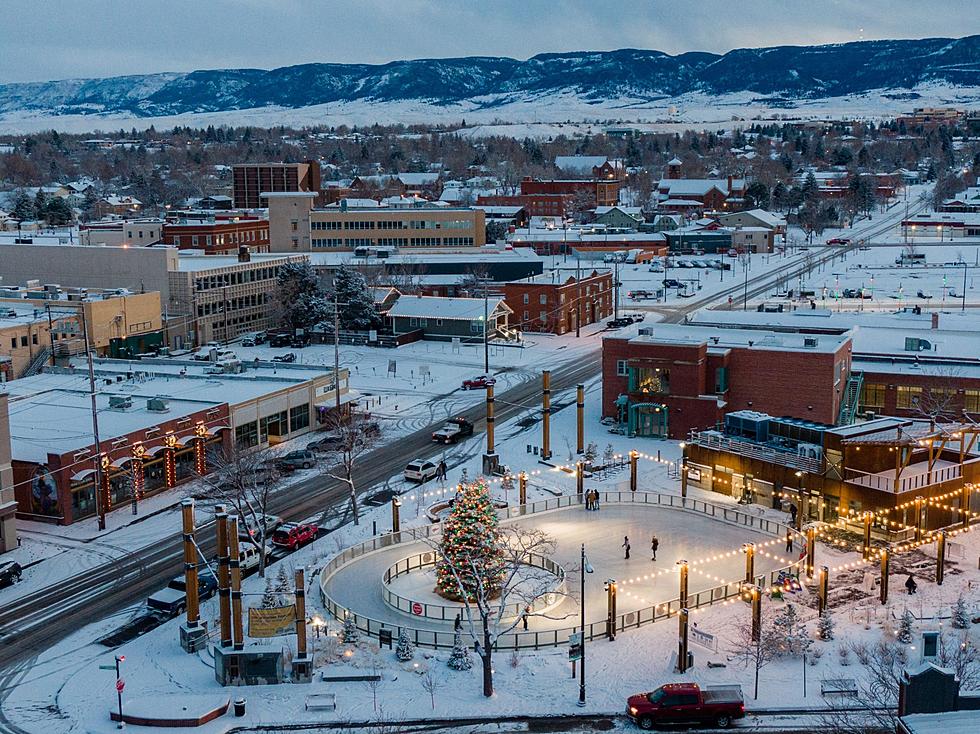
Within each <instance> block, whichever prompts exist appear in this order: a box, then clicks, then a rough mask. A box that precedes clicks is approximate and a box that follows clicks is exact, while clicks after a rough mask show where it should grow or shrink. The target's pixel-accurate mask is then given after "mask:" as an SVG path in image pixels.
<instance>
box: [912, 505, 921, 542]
mask: <svg viewBox="0 0 980 734" xmlns="http://www.w3.org/2000/svg"><path fill="white" fill-rule="evenodd" d="M914 504H915V540H916V542H918V541H920V540H922V498H921V497H916V498H915V500H914Z"/></svg>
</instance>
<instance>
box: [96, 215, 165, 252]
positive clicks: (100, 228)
mask: <svg viewBox="0 0 980 734" xmlns="http://www.w3.org/2000/svg"><path fill="white" fill-rule="evenodd" d="M162 230H163V220H162V219H156V218H152V217H149V218H141V219H115V220H112V219H110V220H105V221H98V222H87V223H84V224H80V225H79V226H78V239H79V241H80V242H81V244H83V245H115V246H125V247H146V246H147V245H152V244H154V243H156V242H159V241H160V235H161V233H162Z"/></svg>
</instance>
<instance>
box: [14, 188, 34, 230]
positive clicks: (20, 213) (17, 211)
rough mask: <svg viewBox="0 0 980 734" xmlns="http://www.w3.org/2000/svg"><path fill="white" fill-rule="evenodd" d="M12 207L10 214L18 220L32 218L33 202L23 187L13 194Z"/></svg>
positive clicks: (24, 220)
mask: <svg viewBox="0 0 980 734" xmlns="http://www.w3.org/2000/svg"><path fill="white" fill-rule="evenodd" d="M13 204H14V205H13V208H12V210H11V212H10V215H11V216H12V217H13V218H14V219H16V220H17V221H19V222H26V221H29V220H31V219H34V202H33V201H31V197H30V196H28V195H27V192H26V191H24V190H23V189H20V190H18V191H17V193H15V194H14V201H13Z"/></svg>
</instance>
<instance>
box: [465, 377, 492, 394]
mask: <svg viewBox="0 0 980 734" xmlns="http://www.w3.org/2000/svg"><path fill="white" fill-rule="evenodd" d="M496 384H497V381H496V380H495V379H494V378H493V377H490V376H488V375H480V376H479V377H474V378H472V379H469V380H463V389H464V390H485V389H486V388H487V386H488V385H496Z"/></svg>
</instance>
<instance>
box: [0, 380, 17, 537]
mask: <svg viewBox="0 0 980 734" xmlns="http://www.w3.org/2000/svg"><path fill="white" fill-rule="evenodd" d="M16 513H17V500H16V499H14V472H13V470H12V469H11V468H10V420H9V418H8V414H7V396H6V395H4V394H2V393H0V553H6V552H7V551H9V550H13V549H14V548H16V547H17V521H16Z"/></svg>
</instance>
